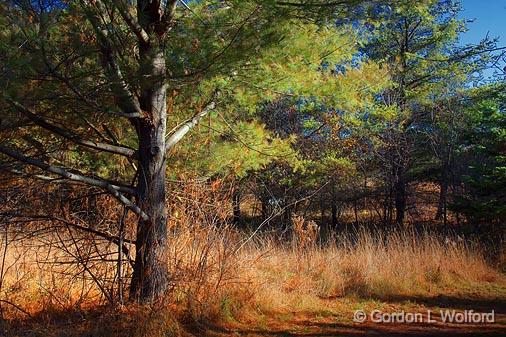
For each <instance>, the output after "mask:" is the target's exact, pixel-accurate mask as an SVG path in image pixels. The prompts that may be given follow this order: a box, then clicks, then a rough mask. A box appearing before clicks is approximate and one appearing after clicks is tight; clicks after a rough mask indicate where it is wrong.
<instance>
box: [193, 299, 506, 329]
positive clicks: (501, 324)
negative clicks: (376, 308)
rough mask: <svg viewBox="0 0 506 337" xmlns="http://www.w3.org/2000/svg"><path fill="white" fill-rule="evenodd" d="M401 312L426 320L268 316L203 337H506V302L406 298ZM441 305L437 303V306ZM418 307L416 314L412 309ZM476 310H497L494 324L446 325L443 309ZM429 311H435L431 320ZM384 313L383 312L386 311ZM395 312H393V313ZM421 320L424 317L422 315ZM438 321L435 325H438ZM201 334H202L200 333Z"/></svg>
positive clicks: (349, 314) (346, 316) (457, 310)
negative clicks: (443, 319)
mask: <svg viewBox="0 0 506 337" xmlns="http://www.w3.org/2000/svg"><path fill="white" fill-rule="evenodd" d="M403 300H405V301H403V302H401V303H402V304H401V307H400V310H405V311H406V312H417V313H419V314H420V315H421V317H422V320H421V321H420V322H415V323H375V322H371V320H370V312H368V313H367V314H366V315H367V319H366V321H365V322H363V323H358V322H354V321H353V314H354V312H351V311H350V312H345V313H338V314H334V315H330V316H328V317H321V316H320V317H319V316H317V315H316V316H315V315H314V314H312V315H310V314H294V316H293V318H291V319H289V320H286V319H280V318H279V316H278V317H277V318H276V317H268V318H266V319H265V320H263V321H262V322H261V323H260V324H256V325H255V324H244V325H243V324H237V325H236V326H234V327H220V326H207V327H206V328H205V329H204V330H205V333H204V331H201V333H203V335H206V336H209V337H223V336H243V337H277V336H279V337H296V336H305V337H330V336H413V337H422V336H424V337H425V336H426V337H429V336H433V337H439V336H497V337H499V336H501V337H502V336H506V302H505V301H502V300H494V301H486V300H469V299H468V300H463V299H456V298H451V297H437V298H433V299H430V298H427V299H421V298H417V299H403ZM436 302H437V304H436ZM399 303H400V302H396V301H395V300H394V299H392V302H388V303H383V304H384V305H387V306H388V305H392V306H393V307H394V308H396V309H395V311H394V312H399V307H398V306H396V305H397V304H399ZM406 303H408V304H406ZM414 307H415V308H416V310H414V311H413V309H412V308H414ZM471 309H472V310H474V311H475V312H482V313H489V312H491V311H492V310H494V323H443V322H442V321H441V316H440V311H441V310H456V312H464V310H471ZM427 310H430V312H431V319H432V320H433V321H430V320H429V318H428V315H427V312H428V311H427ZM382 312H383V311H382ZM390 312H392V311H390ZM418 317H420V316H418ZM434 321H435V322H434ZM251 326H256V328H251ZM196 335H199V334H196Z"/></svg>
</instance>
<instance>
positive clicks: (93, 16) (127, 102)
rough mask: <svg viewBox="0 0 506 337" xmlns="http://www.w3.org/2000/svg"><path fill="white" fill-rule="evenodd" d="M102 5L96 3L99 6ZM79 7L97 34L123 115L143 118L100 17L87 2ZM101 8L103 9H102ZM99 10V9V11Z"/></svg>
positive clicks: (83, 2) (82, 1) (137, 101)
mask: <svg viewBox="0 0 506 337" xmlns="http://www.w3.org/2000/svg"><path fill="white" fill-rule="evenodd" d="M101 4H102V3H101V2H100V3H97V5H101ZM81 5H82V6H83V9H84V11H85V13H86V16H87V18H88V21H89V22H90V23H91V25H92V26H93V28H94V29H95V33H96V34H97V39H98V41H99V45H100V50H101V53H102V57H103V59H104V68H105V70H106V74H107V76H108V77H109V78H110V80H111V83H113V87H112V90H113V93H114V95H115V96H116V98H117V101H118V103H117V104H118V106H119V107H120V108H121V109H122V110H123V114H122V115H124V116H125V117H128V118H137V117H141V116H143V115H144V114H143V112H142V109H141V106H140V103H139V100H138V98H137V97H136V96H135V95H134V94H133V93H132V91H131V90H130V86H129V85H128V83H127V82H126V81H125V79H124V77H123V73H122V71H121V68H120V67H119V65H118V63H117V62H116V58H115V57H114V49H113V47H112V45H111V43H110V41H109V32H108V30H107V28H106V27H105V26H104V25H102V24H100V17H99V15H97V13H96V12H95V11H94V10H93V9H92V8H91V7H92V5H91V4H90V3H89V1H87V0H81ZM102 8H103V7H102ZM99 10H100V9H99Z"/></svg>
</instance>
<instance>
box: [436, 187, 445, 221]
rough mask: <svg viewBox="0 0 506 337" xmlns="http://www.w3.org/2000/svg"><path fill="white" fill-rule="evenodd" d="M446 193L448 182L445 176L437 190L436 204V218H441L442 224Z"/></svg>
mask: <svg viewBox="0 0 506 337" xmlns="http://www.w3.org/2000/svg"><path fill="white" fill-rule="evenodd" d="M447 195H448V183H447V181H446V178H443V179H441V183H440V190H439V202H438V205H437V212H436V220H441V219H443V223H444V225H446V219H447V216H446V200H447Z"/></svg>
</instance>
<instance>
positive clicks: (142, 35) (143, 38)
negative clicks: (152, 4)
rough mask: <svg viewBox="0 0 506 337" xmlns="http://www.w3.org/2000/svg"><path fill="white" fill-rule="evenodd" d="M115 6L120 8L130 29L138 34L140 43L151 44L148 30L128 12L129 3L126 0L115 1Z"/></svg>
mask: <svg viewBox="0 0 506 337" xmlns="http://www.w3.org/2000/svg"><path fill="white" fill-rule="evenodd" d="M112 3H113V4H114V6H115V7H116V8H117V9H118V11H119V13H120V15H121V17H122V18H123V20H125V22H126V24H127V25H128V27H130V30H131V31H132V32H133V33H134V34H135V35H136V36H137V38H138V39H139V43H141V44H144V45H149V35H148V33H146V31H145V30H144V29H143V28H142V27H141V25H140V24H139V22H137V20H136V19H135V18H134V17H132V15H130V13H129V12H128V4H126V3H125V2H124V1H113V2H112Z"/></svg>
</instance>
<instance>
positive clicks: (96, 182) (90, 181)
mask: <svg viewBox="0 0 506 337" xmlns="http://www.w3.org/2000/svg"><path fill="white" fill-rule="evenodd" d="M0 152H1V153H4V154H6V155H8V156H9V157H12V158H14V159H16V160H19V161H21V162H24V163H26V164H29V165H32V166H36V167H38V168H41V169H43V170H45V171H48V172H51V173H54V174H56V175H59V176H61V177H63V178H66V179H68V180H72V181H76V182H79V183H83V184H86V185H90V186H96V187H100V188H102V189H104V190H106V191H108V192H109V193H110V194H111V195H112V196H113V197H115V198H116V199H117V200H118V201H119V202H121V203H122V204H124V205H125V206H126V207H128V208H129V209H131V210H132V211H133V212H134V213H135V214H137V215H139V216H140V217H141V218H142V219H143V220H148V216H147V215H146V214H145V213H144V212H143V211H142V210H141V209H140V208H139V206H137V205H136V204H134V203H133V202H132V201H130V200H129V199H128V198H127V197H125V196H124V195H123V194H122V192H123V193H129V194H132V195H135V194H136V191H135V189H133V188H131V187H125V186H117V185H113V184H110V183H108V182H107V181H105V180H102V179H97V178H91V177H87V176H84V175H81V174H77V173H72V172H69V171H67V170H65V169H62V168H60V167H56V166H52V165H49V164H46V163H44V162H42V161H40V160H38V159H35V158H29V157H26V156H24V155H22V154H21V153H19V152H17V151H14V150H12V149H10V148H8V147H6V146H3V145H0Z"/></svg>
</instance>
